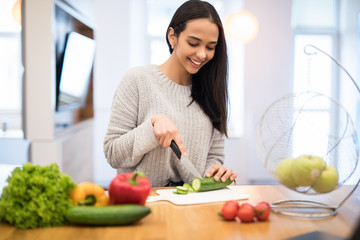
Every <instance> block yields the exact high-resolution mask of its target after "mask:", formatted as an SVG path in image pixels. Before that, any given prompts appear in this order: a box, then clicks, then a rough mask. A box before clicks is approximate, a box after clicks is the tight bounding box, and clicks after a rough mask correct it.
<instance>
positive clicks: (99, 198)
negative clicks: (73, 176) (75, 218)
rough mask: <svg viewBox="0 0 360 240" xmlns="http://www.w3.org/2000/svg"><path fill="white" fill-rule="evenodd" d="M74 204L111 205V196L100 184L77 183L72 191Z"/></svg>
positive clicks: (71, 196)
mask: <svg viewBox="0 0 360 240" xmlns="http://www.w3.org/2000/svg"><path fill="white" fill-rule="evenodd" d="M70 198H71V200H72V201H73V203H74V206H84V205H87V206H95V207H103V206H107V205H109V197H108V196H107V195H106V193H105V190H104V188H103V187H101V186H100V185H97V184H94V183H91V182H83V183H80V184H79V185H77V186H76V187H75V188H74V190H72V192H71V193H70Z"/></svg>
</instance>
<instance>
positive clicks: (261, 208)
mask: <svg viewBox="0 0 360 240" xmlns="http://www.w3.org/2000/svg"><path fill="white" fill-rule="evenodd" d="M269 215H270V207H268V205H266V204H265V203H261V202H260V203H258V204H257V205H256V206H255V216H256V218H257V219H258V220H259V221H266V220H267V219H268V218H269Z"/></svg>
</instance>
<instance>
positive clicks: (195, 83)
mask: <svg viewBox="0 0 360 240" xmlns="http://www.w3.org/2000/svg"><path fill="white" fill-rule="evenodd" d="M198 18H208V19H209V20H210V21H212V22H214V23H215V24H216V25H217V26H218V28H219V39H218V43H217V45H216V48H215V55H214V57H213V58H212V59H211V60H210V61H209V62H208V63H206V64H205V65H204V66H203V67H202V68H201V69H200V70H199V71H198V72H197V73H196V74H194V75H192V89H191V97H192V99H193V101H195V102H197V103H198V104H199V105H200V107H201V108H202V109H203V111H204V112H205V113H206V114H207V115H208V116H209V118H210V120H211V121H212V124H213V126H214V128H216V129H217V130H219V131H220V132H221V133H222V134H225V136H227V103H228V90H227V86H228V83H227V78H228V75H227V74H228V57H227V49H226V41H225V35H224V29H223V26H222V23H221V20H220V17H219V15H218V13H217V12H216V10H215V8H214V7H213V6H212V5H211V4H209V3H208V2H204V1H200V0H189V1H187V2H185V3H183V4H182V5H181V6H180V7H179V8H178V9H177V10H176V12H175V14H174V16H173V18H172V19H171V22H170V24H169V27H168V30H167V33H166V41H167V44H168V46H169V50H170V53H172V51H173V50H172V49H171V45H170V42H169V39H168V37H167V36H168V31H169V29H170V27H171V28H173V29H174V32H175V35H176V36H177V37H179V35H180V33H181V32H182V31H184V30H185V27H186V23H187V22H188V21H190V20H193V19H198Z"/></svg>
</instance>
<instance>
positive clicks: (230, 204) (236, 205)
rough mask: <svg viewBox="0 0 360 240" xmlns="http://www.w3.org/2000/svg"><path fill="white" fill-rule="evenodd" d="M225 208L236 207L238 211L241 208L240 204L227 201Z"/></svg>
mask: <svg viewBox="0 0 360 240" xmlns="http://www.w3.org/2000/svg"><path fill="white" fill-rule="evenodd" d="M224 206H234V207H236V210H237V209H238V208H239V207H240V205H239V202H238V201H235V200H230V201H226V202H225V203H224Z"/></svg>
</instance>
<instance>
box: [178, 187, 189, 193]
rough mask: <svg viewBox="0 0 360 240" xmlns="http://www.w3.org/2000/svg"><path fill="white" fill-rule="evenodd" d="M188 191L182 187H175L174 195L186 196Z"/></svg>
mask: <svg viewBox="0 0 360 240" xmlns="http://www.w3.org/2000/svg"><path fill="white" fill-rule="evenodd" d="M188 192H189V189H188V188H186V187H183V186H177V187H176V193H177V194H188Z"/></svg>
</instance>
